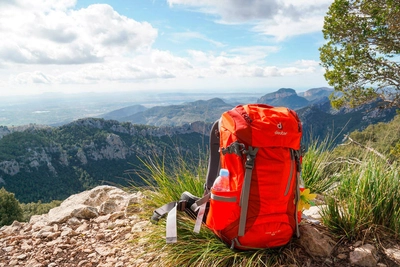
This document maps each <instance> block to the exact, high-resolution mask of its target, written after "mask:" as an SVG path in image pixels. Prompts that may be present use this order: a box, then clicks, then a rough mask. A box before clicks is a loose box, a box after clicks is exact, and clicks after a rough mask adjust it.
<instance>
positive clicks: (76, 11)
mask: <svg viewBox="0 0 400 267" xmlns="http://www.w3.org/2000/svg"><path fill="white" fill-rule="evenodd" d="M332 2H333V0H219V1H215V0H131V1H126V0H125V1H122V0H119V1H94V0H84V1H83V0H35V1H30V0H13V1H0V36H1V37H2V38H0V95H26V94H39V93H43V92H63V93H79V92H109V91H130V92H135V91H145V92H146V91H163V92H170V91H173V92H177V91H181V92H182V91H185V92H190V91H196V92H199V91H200V92H216V91H224V92H246V91H252V92H256V91H257V92H265V93H267V92H270V91H275V90H277V89H279V88H281V87H291V88H294V89H295V90H297V91H304V90H306V89H310V88H315V87H323V86H327V83H326V81H325V79H324V77H323V73H324V72H323V69H322V68H321V67H320V65H319V51H318V48H319V47H320V46H321V45H322V44H323V43H324V39H323V36H322V32H321V30H322V25H323V18H324V15H325V13H326V12H327V10H328V8H329V5H330V4H331V3H332Z"/></svg>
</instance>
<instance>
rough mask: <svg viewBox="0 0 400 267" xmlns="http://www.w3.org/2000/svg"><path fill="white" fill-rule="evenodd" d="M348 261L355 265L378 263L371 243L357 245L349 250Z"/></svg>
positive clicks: (368, 265) (374, 264)
mask: <svg viewBox="0 0 400 267" xmlns="http://www.w3.org/2000/svg"><path fill="white" fill-rule="evenodd" d="M350 263H351V264H353V265H357V266H364V267H375V266H376V265H377V264H378V259H377V254H376V248H375V247H374V246H373V245H371V244H365V245H363V246H361V247H357V248H355V249H354V251H353V252H350Z"/></svg>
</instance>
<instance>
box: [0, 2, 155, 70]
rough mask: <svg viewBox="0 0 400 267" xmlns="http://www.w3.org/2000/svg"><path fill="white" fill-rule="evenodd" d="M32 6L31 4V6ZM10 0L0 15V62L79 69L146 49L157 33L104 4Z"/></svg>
mask: <svg viewBox="0 0 400 267" xmlns="http://www.w3.org/2000/svg"><path fill="white" fill-rule="evenodd" d="M33 3H34V4H33ZM74 4H75V1H68V0H64V1H56V0H52V1H49V0H47V1H25V0H15V4H14V5H11V4H9V5H4V4H3V6H1V9H0V25H4V26H3V27H0V35H1V36H2V40H3V41H2V42H0V62H1V61H4V62H15V63H28V64H82V63H93V62H101V61H103V60H105V58H107V57H112V56H115V55H120V54H123V53H126V54H128V53H133V52H135V51H138V50H141V49H148V48H150V47H151V45H152V44H153V42H154V40H155V39H156V37H157V30H156V29H155V28H153V27H152V26H151V25H150V24H149V23H147V22H137V21H135V20H133V19H130V18H127V17H125V16H122V15H120V14H118V13H117V12H116V11H114V9H113V8H112V7H111V6H109V5H105V4H97V5H91V6H89V7H88V8H83V9H79V10H73V9H71V7H73V6H74Z"/></svg>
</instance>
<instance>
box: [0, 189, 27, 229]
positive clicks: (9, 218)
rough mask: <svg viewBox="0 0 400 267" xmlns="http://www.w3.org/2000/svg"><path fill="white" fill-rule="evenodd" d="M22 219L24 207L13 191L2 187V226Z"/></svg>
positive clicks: (0, 194) (0, 206)
mask: <svg viewBox="0 0 400 267" xmlns="http://www.w3.org/2000/svg"><path fill="white" fill-rule="evenodd" d="M21 220H22V209H21V207H20V204H19V202H18V200H17V199H16V198H15V196H14V194H13V193H10V192H7V191H6V190H5V189H4V187H2V188H1V189H0V226H3V225H9V224H11V223H12V222H13V221H21Z"/></svg>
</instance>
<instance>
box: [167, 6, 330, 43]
mask: <svg viewBox="0 0 400 267" xmlns="http://www.w3.org/2000/svg"><path fill="white" fill-rule="evenodd" d="M167 2H168V3H169V5H170V6H171V7H172V8H173V7H175V6H179V7H186V8H189V9H193V10H195V11H198V12H202V13H206V14H211V15H214V16H215V17H216V21H218V22H219V23H227V24H231V23H233V24H235V23H250V24H252V25H254V28H253V29H254V31H256V32H259V33H261V34H265V35H268V36H273V37H274V38H276V39H277V40H278V41H281V40H283V39H285V38H288V37H291V36H295V35H300V34H306V33H312V32H316V31H320V30H321V28H322V24H323V18H324V16H325V12H326V11H327V9H328V7H329V5H330V4H331V3H332V2H333V0H264V1H263V0H220V1H214V0H167Z"/></svg>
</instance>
